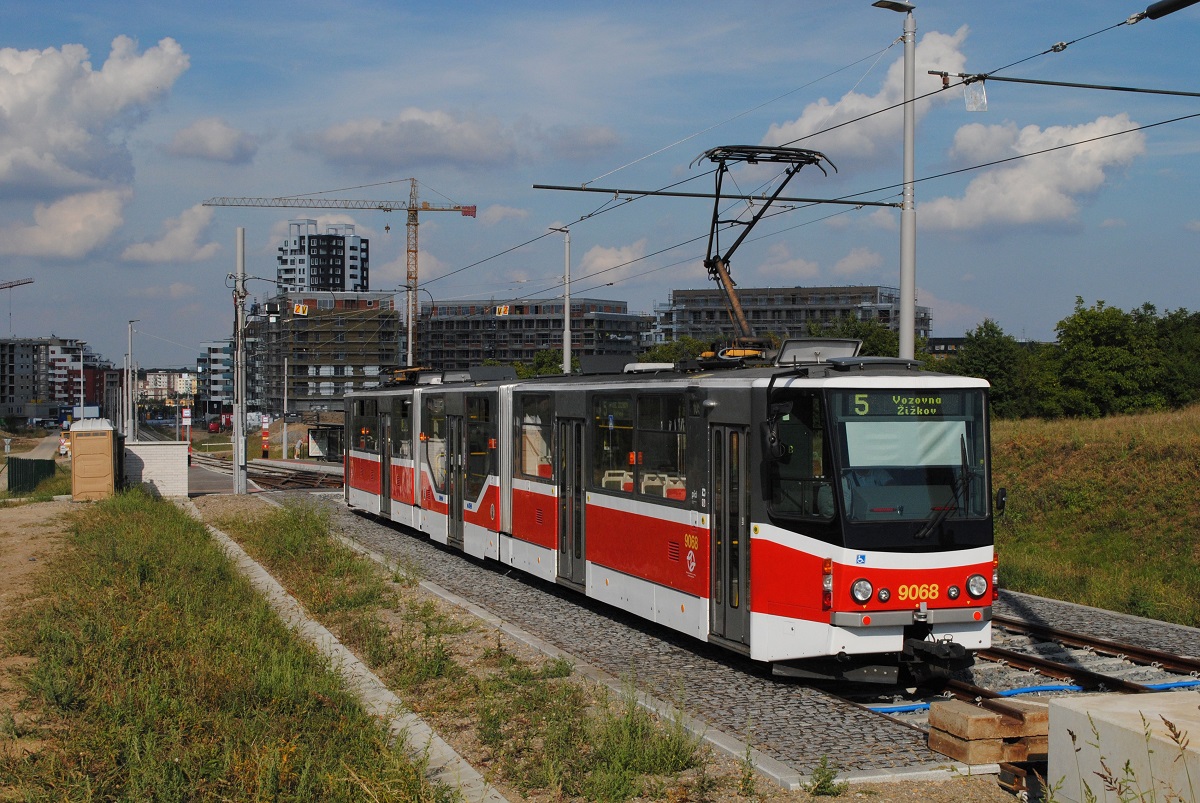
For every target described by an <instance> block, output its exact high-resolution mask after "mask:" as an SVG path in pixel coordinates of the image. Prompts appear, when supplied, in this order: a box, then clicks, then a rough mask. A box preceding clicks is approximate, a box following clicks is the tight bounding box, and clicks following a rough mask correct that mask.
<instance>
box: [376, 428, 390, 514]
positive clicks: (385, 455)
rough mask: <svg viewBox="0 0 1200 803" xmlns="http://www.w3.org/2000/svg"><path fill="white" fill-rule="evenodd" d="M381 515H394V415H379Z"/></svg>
mask: <svg viewBox="0 0 1200 803" xmlns="http://www.w3.org/2000/svg"><path fill="white" fill-rule="evenodd" d="M379 515H381V516H386V517H389V518H390V517H391V515H392V417H391V415H389V414H388V413H382V414H380V416H379Z"/></svg>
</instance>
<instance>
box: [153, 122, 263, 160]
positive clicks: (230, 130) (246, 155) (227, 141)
mask: <svg viewBox="0 0 1200 803" xmlns="http://www.w3.org/2000/svg"><path fill="white" fill-rule="evenodd" d="M167 151H168V152H169V153H172V154H174V155H176V156H190V157H193V158H196V159H207V160H211V161H214V162H226V163H228V164H246V163H248V162H249V161H250V160H252V159H253V158H254V155H255V154H256V153H258V138H257V137H255V136H252V135H250V134H247V133H245V132H243V131H238V130H237V129H236V128H234V127H233V126H231V125H229V123H227V122H225V121H224V120H222V119H221V118H220V117H206V118H204V119H203V120H197V121H196V122H194V123H192V124H191V125H190V126H188V127H187V128H184V129H182V130H180V131H177V132H176V133H175V137H174V138H173V139H172V140H171V144H170V145H169V146H168V147H167Z"/></svg>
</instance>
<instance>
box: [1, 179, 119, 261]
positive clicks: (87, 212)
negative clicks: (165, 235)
mask: <svg viewBox="0 0 1200 803" xmlns="http://www.w3.org/2000/svg"><path fill="white" fill-rule="evenodd" d="M131 197H132V193H131V192H130V191H129V190H99V191H97V192H86V193H79V194H77V195H69V196H67V197H66V198H63V199H62V200H60V201H55V202H54V203H52V204H38V205H37V206H36V207H35V208H34V212H33V219H34V222H33V225H25V224H21V223H16V224H10V225H8V226H4V227H3V228H0V254H12V255H20V256H31V257H50V258H60V259H79V258H81V257H83V256H86V255H87V254H88V253H89V252H90V251H92V250H93V249H95V248H97V247H99V246H101V245H103V244H104V243H105V242H107V241H108V239H109V238H110V237H111V236H112V235H113V233H114V232H115V231H116V230H117V229H118V228H120V226H121V224H122V223H123V222H124V211H125V204H127V203H128V202H129V200H130V198H131Z"/></svg>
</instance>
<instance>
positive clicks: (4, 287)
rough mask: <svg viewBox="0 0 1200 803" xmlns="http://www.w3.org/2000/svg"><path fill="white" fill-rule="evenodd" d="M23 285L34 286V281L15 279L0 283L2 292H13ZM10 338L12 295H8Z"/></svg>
mask: <svg viewBox="0 0 1200 803" xmlns="http://www.w3.org/2000/svg"><path fill="white" fill-rule="evenodd" d="M23 284H33V279H13V280H12V281H8V282H0V290H11V289H12V288H14V287H20V286H21V285H23ZM8 336H9V337H12V293H9V294H8Z"/></svg>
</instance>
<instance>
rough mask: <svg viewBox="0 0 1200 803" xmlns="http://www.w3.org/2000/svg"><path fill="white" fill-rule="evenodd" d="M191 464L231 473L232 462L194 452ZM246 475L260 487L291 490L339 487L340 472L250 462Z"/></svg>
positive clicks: (340, 485)
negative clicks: (329, 472)
mask: <svg viewBox="0 0 1200 803" xmlns="http://www.w3.org/2000/svg"><path fill="white" fill-rule="evenodd" d="M192 464H193V465H196V466H200V467H202V468H206V469H208V470H209V471H217V472H220V473H221V474H228V475H230V476H232V475H233V464H232V463H230V462H229V461H228V460H223V459H221V458H219V457H212V456H210V455H200V454H196V455H193V456H192ZM246 476H247V478H248V479H250V480H253V481H254V483H255V484H256V485H258V486H259V487H261V488H264V489H267V490H272V491H293V490H307V489H318V488H341V487H342V477H341V475H340V474H328V473H325V472H319V471H308V470H305V469H299V468H296V469H293V468H282V467H279V466H267V465H262V464H257V463H254V462H251V463H250V464H249V465H247V466H246Z"/></svg>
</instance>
